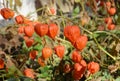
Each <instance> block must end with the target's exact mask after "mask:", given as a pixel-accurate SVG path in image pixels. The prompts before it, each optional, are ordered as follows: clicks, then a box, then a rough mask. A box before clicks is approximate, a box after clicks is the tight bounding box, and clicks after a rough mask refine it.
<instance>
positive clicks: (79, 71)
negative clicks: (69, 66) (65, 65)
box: [72, 63, 84, 80]
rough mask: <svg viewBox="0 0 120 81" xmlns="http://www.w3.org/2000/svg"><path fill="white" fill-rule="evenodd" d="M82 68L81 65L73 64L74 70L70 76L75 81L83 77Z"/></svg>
mask: <svg viewBox="0 0 120 81" xmlns="http://www.w3.org/2000/svg"><path fill="white" fill-rule="evenodd" d="M82 68H83V66H82V65H81V64H79V63H75V64H74V69H73V73H72V75H73V78H74V79H75V80H79V79H81V78H82V77H83V73H84V71H83V70H82Z"/></svg>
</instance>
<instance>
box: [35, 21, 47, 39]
mask: <svg viewBox="0 0 120 81" xmlns="http://www.w3.org/2000/svg"><path fill="white" fill-rule="evenodd" d="M35 32H36V33H37V34H38V35H39V36H40V37H42V36H44V35H46V34H47V33H48V25H47V24H40V23H38V24H36V25H35Z"/></svg>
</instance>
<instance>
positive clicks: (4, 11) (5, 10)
mask: <svg viewBox="0 0 120 81" xmlns="http://www.w3.org/2000/svg"><path fill="white" fill-rule="evenodd" d="M1 15H2V17H3V18H4V19H10V18H13V16H14V12H13V11H12V10H11V9H9V8H2V9H1Z"/></svg>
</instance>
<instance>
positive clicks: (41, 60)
mask: <svg viewBox="0 0 120 81" xmlns="http://www.w3.org/2000/svg"><path fill="white" fill-rule="evenodd" d="M38 63H39V65H40V66H42V67H43V66H45V62H44V60H43V59H42V57H39V58H38Z"/></svg>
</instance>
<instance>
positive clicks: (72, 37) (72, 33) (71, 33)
mask: <svg viewBox="0 0 120 81" xmlns="http://www.w3.org/2000/svg"><path fill="white" fill-rule="evenodd" d="M64 36H65V37H66V38H67V39H68V40H69V41H70V42H71V43H72V44H74V43H75V41H76V39H77V38H79V36H80V29H79V27H78V26H75V25H73V26H66V27H65V28H64Z"/></svg>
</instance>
